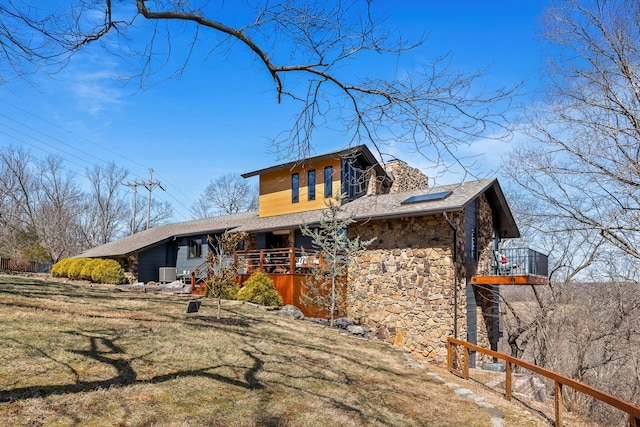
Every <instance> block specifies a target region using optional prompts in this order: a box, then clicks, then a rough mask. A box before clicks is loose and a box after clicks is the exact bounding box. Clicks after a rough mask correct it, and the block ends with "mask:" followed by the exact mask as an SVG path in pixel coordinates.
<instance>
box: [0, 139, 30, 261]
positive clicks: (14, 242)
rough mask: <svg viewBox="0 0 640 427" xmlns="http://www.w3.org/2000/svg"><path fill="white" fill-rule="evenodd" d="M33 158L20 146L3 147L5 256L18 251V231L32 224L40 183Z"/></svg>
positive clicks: (0, 217)
mask: <svg viewBox="0 0 640 427" xmlns="http://www.w3.org/2000/svg"><path fill="white" fill-rule="evenodd" d="M30 162H31V156H30V154H29V153H28V152H26V151H24V150H22V149H20V148H17V149H16V148H11V147H10V148H9V149H7V150H2V151H0V239H1V241H0V252H1V253H3V254H5V255H6V256H11V257H15V256H18V255H19V253H20V250H21V247H20V245H19V244H18V241H19V240H20V238H19V235H20V233H21V232H23V231H24V232H26V231H28V228H29V226H32V225H33V218H34V216H35V212H34V201H32V198H33V197H34V193H35V191H36V188H37V187H36V182H35V178H34V176H33V174H32V171H31V167H30ZM30 231H31V232H33V227H31V230H30Z"/></svg>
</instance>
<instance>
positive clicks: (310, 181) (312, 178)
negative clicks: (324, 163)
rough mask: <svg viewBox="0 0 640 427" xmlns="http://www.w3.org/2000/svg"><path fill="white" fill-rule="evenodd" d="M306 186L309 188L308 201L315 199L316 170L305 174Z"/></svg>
mask: <svg viewBox="0 0 640 427" xmlns="http://www.w3.org/2000/svg"><path fill="white" fill-rule="evenodd" d="M307 185H308V186H309V200H315V199H316V170H315V169H312V170H310V171H309V172H307Z"/></svg>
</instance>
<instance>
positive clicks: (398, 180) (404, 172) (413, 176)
mask: <svg viewBox="0 0 640 427" xmlns="http://www.w3.org/2000/svg"><path fill="white" fill-rule="evenodd" d="M385 170H386V171H387V174H389V175H391V176H392V178H393V183H392V184H391V188H389V190H388V192H389V193H390V194H394V193H402V192H403V191H409V190H418V189H423V188H428V187H429V177H428V176H426V175H425V174H423V173H422V172H421V171H420V169H418V168H414V167H411V166H409V165H408V164H406V163H405V162H403V161H402V160H398V159H395V160H391V161H389V162H387V163H386V164H385Z"/></svg>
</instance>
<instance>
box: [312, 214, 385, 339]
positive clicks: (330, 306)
mask: <svg viewBox="0 0 640 427" xmlns="http://www.w3.org/2000/svg"><path fill="white" fill-rule="evenodd" d="M354 222H355V220H354V219H353V216H349V215H347V214H346V213H345V211H344V209H343V208H342V207H341V206H339V205H337V204H335V203H331V204H330V205H329V208H328V209H326V210H324V211H323V212H322V219H321V221H320V224H319V226H318V227H309V226H307V225H304V226H302V227H301V231H302V235H303V236H309V237H310V238H311V242H312V244H313V246H315V247H316V248H318V250H319V253H320V259H319V262H318V263H311V272H310V274H309V275H308V276H307V280H306V283H305V290H304V291H303V295H302V300H303V302H304V303H305V304H306V305H308V306H311V307H315V308H316V309H318V310H319V311H321V312H326V313H327V314H328V318H329V326H331V327H333V321H334V317H335V315H336V313H337V312H338V311H339V309H340V307H345V303H346V298H347V297H348V296H349V297H353V294H354V293H353V292H349V284H350V283H353V280H351V279H348V276H349V274H357V273H355V271H356V270H357V269H355V268H354V267H355V262H356V259H357V256H358V254H360V252H361V251H363V250H364V249H366V248H367V247H368V246H369V245H371V243H373V241H374V240H375V237H374V238H373V239H371V240H360V236H355V237H353V238H349V236H348V235H347V227H348V226H349V225H350V224H353V223H354ZM350 294H351V295H350Z"/></svg>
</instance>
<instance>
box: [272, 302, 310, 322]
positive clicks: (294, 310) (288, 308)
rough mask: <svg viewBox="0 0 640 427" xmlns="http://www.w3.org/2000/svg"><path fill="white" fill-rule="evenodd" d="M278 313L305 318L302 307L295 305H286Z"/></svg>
mask: <svg viewBox="0 0 640 427" xmlns="http://www.w3.org/2000/svg"><path fill="white" fill-rule="evenodd" d="M276 314H279V315H280V316H289V317H293V318H294V319H296V320H302V319H304V314H302V311H300V309H299V308H298V307H296V306H294V305H285V306H284V307H282V308H281V309H280V310H278V311H276Z"/></svg>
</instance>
